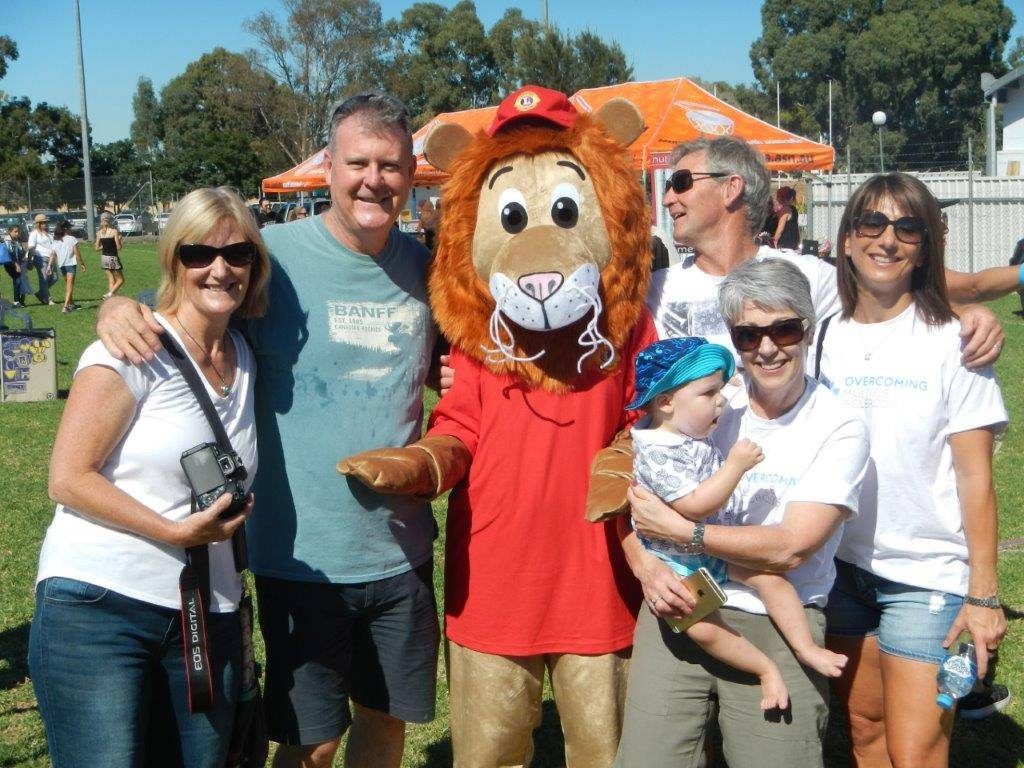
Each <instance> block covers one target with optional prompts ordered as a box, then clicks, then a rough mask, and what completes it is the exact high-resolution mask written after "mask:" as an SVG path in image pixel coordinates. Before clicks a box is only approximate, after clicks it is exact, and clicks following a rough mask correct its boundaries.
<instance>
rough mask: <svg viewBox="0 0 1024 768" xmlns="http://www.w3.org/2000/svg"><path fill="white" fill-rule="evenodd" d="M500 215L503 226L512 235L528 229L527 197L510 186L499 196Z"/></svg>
mask: <svg viewBox="0 0 1024 768" xmlns="http://www.w3.org/2000/svg"><path fill="white" fill-rule="evenodd" d="M498 215H499V216H501V226H502V228H503V229H504V230H505V231H506V232H508V233H509V234H510V235H517V234H519V233H520V232H522V231H523V230H524V229H526V222H527V221H528V217H527V215H526V198H525V197H523V193H522V192H520V191H519V190H518V189H516V188H515V187H509V188H508V189H505V190H503V191H502V193H501V195H499V196H498Z"/></svg>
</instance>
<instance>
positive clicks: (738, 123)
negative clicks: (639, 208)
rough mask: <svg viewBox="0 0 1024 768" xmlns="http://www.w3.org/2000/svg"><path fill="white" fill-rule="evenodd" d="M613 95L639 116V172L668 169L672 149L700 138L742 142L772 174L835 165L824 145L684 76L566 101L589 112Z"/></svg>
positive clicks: (600, 90) (587, 93) (597, 90)
mask: <svg viewBox="0 0 1024 768" xmlns="http://www.w3.org/2000/svg"><path fill="white" fill-rule="evenodd" d="M616 96H624V97H625V98H627V99H629V100H630V101H632V102H633V103H634V104H636V105H637V107H638V108H639V109H640V111H641V112H642V113H643V115H644V124H645V125H646V126H647V127H646V128H645V129H644V132H643V133H642V134H641V135H640V137H639V138H638V139H637V140H636V141H634V142H633V143H632V144H631V145H630V150H631V151H632V153H633V160H634V162H635V164H636V167H637V168H639V169H642V170H648V169H651V168H667V167H668V165H669V162H668V161H669V155H670V154H671V152H672V148H673V147H675V145H676V144H678V143H679V142H681V141H689V140H691V139H697V138H700V137H702V136H704V137H715V136H738V137H740V138H742V139H746V140H747V141H748V142H750V143H751V144H752V145H754V147H756V148H757V149H758V150H759V151H760V152H761V153H762V154H763V155H764V156H765V160H766V162H767V164H768V167H769V168H770V169H771V170H773V171H810V170H822V169H824V170H828V169H830V168H832V165H833V163H834V162H835V150H833V149H832V147H830V146H828V145H827V144H819V143H817V142H815V141H811V140H809V139H805V138H803V137H801V136H797V135H796V134H795V133H790V132H789V131H784V130H782V129H781V128H776V127H775V126H774V125H771V124H769V123H766V122H764V121H763V120H759V119H757V118H756V117H754V116H753V115H748V114H747V113H746V112H744V111H743V110H741V109H737V108H736V107H734V106H732V105H730V104H726V103H725V102H724V101H722V100H721V99H717V98H715V97H714V96H712V95H711V94H710V93H708V92H707V91H705V90H704V89H703V88H701V87H700V86H698V85H697V84H695V83H694V82H693V81H692V80H688V79H686V78H685V77H677V78H674V79H672V80H655V81H653V82H647V83H620V84H619V85H609V86H605V87H603V88H584V89H583V90H581V91H577V92H576V93H575V94H573V95H572V96H571V97H570V101H572V103H573V104H574V105H575V106H576V108H577V109H578V110H580V111H582V112H591V111H593V110H595V109H597V108H598V107H600V106H601V105H602V104H604V103H605V102H606V101H608V100H609V99H612V98H614V97H616Z"/></svg>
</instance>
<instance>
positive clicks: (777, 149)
mask: <svg viewBox="0 0 1024 768" xmlns="http://www.w3.org/2000/svg"><path fill="white" fill-rule="evenodd" d="M616 96H624V97H626V98H628V99H629V100H630V101H632V102H633V103H634V104H636V105H637V107H639V109H640V111H641V112H643V115H644V124H645V125H646V126H647V127H646V128H645V130H644V132H643V133H642V134H641V135H640V137H639V138H638V139H637V140H636V141H634V142H633V144H632V145H631V146H630V150H631V151H632V153H633V160H634V163H635V165H636V167H637V169H640V170H650V169H652V168H667V167H668V165H669V162H668V161H669V155H670V154H671V152H672V148H673V147H674V146H675V145H676V144H678V143H679V142H681V141H688V140H690V139H696V138H699V137H701V136H711V137H713V136H730V135H732V136H739V137H740V138H743V139H746V140H747V141H748V142H750V143H751V144H753V145H754V146H755V147H757V149H758V150H760V151H761V153H762V154H764V156H765V160H766V161H767V163H768V167H769V168H770V169H771V170H773V171H811V170H822V169H825V170H827V169H830V168H831V167H832V165H833V163H834V162H835V150H833V149H832V147H830V146H828V145H827V144H819V143H817V142H815V141H811V140H810V139H805V138H803V137H801V136H797V135H796V134H795V133H790V132H789V131H784V130H782V129H781V128H776V127H775V126H774V125H771V124H769V123H766V122H764V121H763V120H759V119H757V118H756V117H754V116H752V115H748V114H747V113H746V112H744V111H742V110H740V109H737V108H736V107H733V106H731V105H729V104H726V103H725V102H724V101H722V100H721V99H717V98H715V97H714V96H712V95H711V94H710V93H708V92H707V91H705V90H704V89H703V88H701V87H700V86H698V85H696V84H695V83H694V82H693V81H691V80H688V79H687V78H685V77H677V78H674V79H671V80H655V81H653V82H645V83H621V84H619V85H609V86H605V87H603V88H584V89H583V90H581V91H578V92H577V93H575V94H574V95H573V96H572V97H570V100H571V101H572V102H573V104H575V106H576V108H577V109H579V110H581V111H585V112H590V111H593V110H594V109H597V108H598V107H600V106H601V105H602V104H604V103H605V102H606V101H608V100H609V99H611V98H614V97H616ZM496 109H497V107H482V108H479V109H467V110H463V111H461V112H443V113H442V114H440V115H438V116H437V117H435V118H433V119H432V120H430V122H428V123H427V124H426V125H424V126H423V127H422V128H420V129H419V130H418V131H416V133H414V134H413V151H414V152H415V154H416V176H415V183H416V184H418V185H424V186H434V185H438V184H441V183H442V182H443V181H445V179H447V178H448V176H447V174H445V173H442V172H441V171H439V170H437V169H436V168H434V167H433V166H432V165H430V164H429V163H428V162H427V161H426V160H424V158H423V141H424V139H425V138H426V136H427V134H428V133H429V132H430V131H431V130H432V129H433V128H434V126H436V125H439V124H441V123H458V124H459V125H462V126H463V127H464V128H466V129H467V130H468V131H470V132H472V133H476V131H478V130H480V129H482V128H486V127H487V126H488V125H489V124H490V122H491V120H492V119H493V118H494V112H495V110H496ZM325 186H327V182H326V181H325V180H324V171H323V150H320V151H319V152H317V153H316V154H315V155H313V156H312V157H310V158H308V159H306V160H304V161H302V162H301V163H299V164H298V165H297V166H295V167H294V168H292V169H291V170H288V171H285V172H284V173H281V174H278V175H277V176H271V177H270V178H268V179H264V180H263V191H264V192H300V191H308V190H312V189H320V188H322V187H325Z"/></svg>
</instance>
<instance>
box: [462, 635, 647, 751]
mask: <svg viewBox="0 0 1024 768" xmlns="http://www.w3.org/2000/svg"><path fill="white" fill-rule="evenodd" d="M628 668H629V657H628V651H626V652H622V653H607V654H603V655H600V656H577V655H574V654H568V653H562V654H545V655H538V656H497V655H493V654H489V653H479V652H477V651H471V650H470V649H468V648H463V647H462V646H460V645H457V644H455V643H452V642H449V643H448V688H449V692H450V694H451V726H452V750H453V752H454V756H455V766H456V768H520V767H522V766H528V765H529V764H530V761H531V759H532V758H533V731H534V729H535V728H537V727H538V726H539V725H540V721H541V698H542V694H543V689H544V670H545V669H547V671H548V674H549V675H550V678H551V687H552V690H553V691H554V695H555V703H556V704H557V705H558V714H559V718H560V720H561V722H562V733H563V734H564V735H565V764H566V768H607V767H608V766H611V764H612V761H613V760H614V759H615V751H616V750H617V749H618V744H619V734H620V733H621V731H622V716H623V707H624V704H625V695H626V675H627V672H628Z"/></svg>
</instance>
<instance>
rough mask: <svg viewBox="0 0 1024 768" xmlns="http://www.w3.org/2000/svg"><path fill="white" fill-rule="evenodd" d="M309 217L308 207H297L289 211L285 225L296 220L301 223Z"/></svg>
mask: <svg viewBox="0 0 1024 768" xmlns="http://www.w3.org/2000/svg"><path fill="white" fill-rule="evenodd" d="M308 215H309V214H308V212H307V211H306V206H304V205H296V206H295V207H293V208H292V209H291V210H290V211H288V215H287V216H286V217H285V223H287V222H290V221H296V220H299V221H301V220H302V219H305V218H308Z"/></svg>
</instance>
